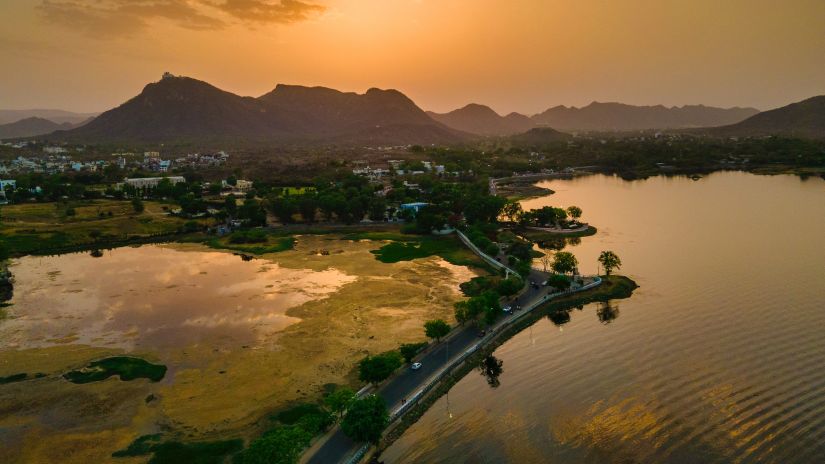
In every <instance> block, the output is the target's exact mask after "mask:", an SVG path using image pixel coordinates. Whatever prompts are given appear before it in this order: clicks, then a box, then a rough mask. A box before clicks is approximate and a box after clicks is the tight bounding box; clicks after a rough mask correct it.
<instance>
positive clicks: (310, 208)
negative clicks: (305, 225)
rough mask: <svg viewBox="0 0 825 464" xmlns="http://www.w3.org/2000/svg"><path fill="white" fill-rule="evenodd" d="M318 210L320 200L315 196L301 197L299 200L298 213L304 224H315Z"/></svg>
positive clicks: (306, 195)
mask: <svg viewBox="0 0 825 464" xmlns="http://www.w3.org/2000/svg"><path fill="white" fill-rule="evenodd" d="M317 210H318V199H317V198H316V197H315V195H313V194H305V195H301V198H300V199H298V211H299V212H300V213H301V217H302V218H303V219H304V222H310V223H311V222H315V212H316V211H317Z"/></svg>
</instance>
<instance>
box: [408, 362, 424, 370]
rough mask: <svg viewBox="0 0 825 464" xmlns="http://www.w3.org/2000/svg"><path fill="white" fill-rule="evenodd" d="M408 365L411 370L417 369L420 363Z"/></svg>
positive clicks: (419, 367)
mask: <svg viewBox="0 0 825 464" xmlns="http://www.w3.org/2000/svg"><path fill="white" fill-rule="evenodd" d="M410 367H411V368H412V370H414V371H417V370H418V369H421V363H412V366H410Z"/></svg>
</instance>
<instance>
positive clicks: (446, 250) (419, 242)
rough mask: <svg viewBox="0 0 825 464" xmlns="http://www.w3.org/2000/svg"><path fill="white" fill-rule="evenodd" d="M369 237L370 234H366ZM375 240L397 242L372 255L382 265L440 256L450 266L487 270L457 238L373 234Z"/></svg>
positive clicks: (484, 264)
mask: <svg viewBox="0 0 825 464" xmlns="http://www.w3.org/2000/svg"><path fill="white" fill-rule="evenodd" d="M364 235H369V234H364ZM372 235H373V236H375V237H381V238H373V239H374V240H396V241H393V242H392V243H388V244H386V245H384V246H382V247H381V248H379V249H378V250H374V251H373V252H372V253H373V254H375V257H376V258H377V259H378V260H379V261H381V262H382V263H397V262H399V261H410V260H413V259H418V258H426V257H428V256H440V257H442V258H444V260H445V261H447V262H448V263H450V264H455V265H457V266H472V267H477V268H484V269H486V268H487V267H488V265H487V264H486V263H485V262H484V261H482V260H481V258H479V257H478V256H476V255H475V254H474V253H473V252H472V251H470V249H469V248H467V247H466V246H464V244H462V243H461V242H460V241H459V240H458V238H456V237H455V236H447V237H435V236H408V235H398V236H392V235H391V234H386V233H385V234H372Z"/></svg>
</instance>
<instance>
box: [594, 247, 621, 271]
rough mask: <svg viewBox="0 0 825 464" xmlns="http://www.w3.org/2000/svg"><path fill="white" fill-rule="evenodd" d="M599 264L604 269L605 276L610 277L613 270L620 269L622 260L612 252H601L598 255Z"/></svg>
mask: <svg viewBox="0 0 825 464" xmlns="http://www.w3.org/2000/svg"><path fill="white" fill-rule="evenodd" d="M599 262H600V263H601V264H602V267H604V273H605V274H607V275H610V273H611V272H613V269H621V268H622V260H621V259H619V256H618V255H616V253H613V252H612V251H602V252H601V254H600V255H599Z"/></svg>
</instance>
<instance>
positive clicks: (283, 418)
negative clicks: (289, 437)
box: [275, 403, 324, 425]
mask: <svg viewBox="0 0 825 464" xmlns="http://www.w3.org/2000/svg"><path fill="white" fill-rule="evenodd" d="M323 413H324V412H323V411H322V410H321V407H320V406H318V405H317V404H311V403H301V404H298V405H296V406H293V407H291V408H289V409H287V410H285V411H281V412H279V413H278V414H276V415H275V419H277V420H278V422H281V423H282V424H286V425H294V424H297V423H298V421H300V420H301V419H302V418H304V417H306V416H312V415H318V414H323Z"/></svg>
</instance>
